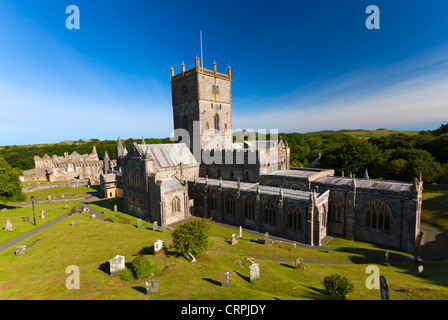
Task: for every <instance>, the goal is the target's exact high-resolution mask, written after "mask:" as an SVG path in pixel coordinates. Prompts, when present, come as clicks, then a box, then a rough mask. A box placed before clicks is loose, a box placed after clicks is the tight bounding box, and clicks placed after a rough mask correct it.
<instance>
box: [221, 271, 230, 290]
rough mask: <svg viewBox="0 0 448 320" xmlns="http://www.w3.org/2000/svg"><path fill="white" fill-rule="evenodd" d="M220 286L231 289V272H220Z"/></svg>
mask: <svg viewBox="0 0 448 320" xmlns="http://www.w3.org/2000/svg"><path fill="white" fill-rule="evenodd" d="M221 285H222V286H223V287H231V286H232V271H223V272H222V282H221Z"/></svg>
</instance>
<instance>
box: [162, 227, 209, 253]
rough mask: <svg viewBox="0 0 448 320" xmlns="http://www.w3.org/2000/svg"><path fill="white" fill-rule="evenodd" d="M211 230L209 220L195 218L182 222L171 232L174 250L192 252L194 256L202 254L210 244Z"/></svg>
mask: <svg viewBox="0 0 448 320" xmlns="http://www.w3.org/2000/svg"><path fill="white" fill-rule="evenodd" d="M209 230H210V225H209V224H208V222H207V220H203V219H193V220H189V221H187V222H184V223H182V224H181V225H180V226H179V227H178V228H176V230H174V232H173V233H172V234H171V235H172V238H173V247H174V250H175V251H176V253H177V254H185V253H187V252H191V254H193V255H194V256H198V255H200V254H201V253H202V252H204V251H205V250H207V248H208V246H209V240H208V231H209Z"/></svg>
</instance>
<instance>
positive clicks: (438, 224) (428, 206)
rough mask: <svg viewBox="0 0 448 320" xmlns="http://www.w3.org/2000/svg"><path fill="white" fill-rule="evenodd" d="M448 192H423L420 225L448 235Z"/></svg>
mask: <svg viewBox="0 0 448 320" xmlns="http://www.w3.org/2000/svg"><path fill="white" fill-rule="evenodd" d="M441 203H442V204H444V205H448V191H435V190H425V191H423V203H422V220H421V221H422V223H423V224H427V225H429V226H431V227H433V228H434V229H437V230H439V231H440V232H443V233H445V234H448V207H446V208H444V207H443V206H440V204H441Z"/></svg>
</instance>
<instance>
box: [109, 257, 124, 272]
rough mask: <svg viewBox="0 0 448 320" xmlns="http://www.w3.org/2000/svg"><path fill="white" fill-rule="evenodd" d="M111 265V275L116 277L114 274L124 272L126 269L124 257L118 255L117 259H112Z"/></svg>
mask: <svg viewBox="0 0 448 320" xmlns="http://www.w3.org/2000/svg"><path fill="white" fill-rule="evenodd" d="M109 265H110V267H109V268H110V269H109V270H110V272H109V274H110V275H114V274H117V273H120V272H122V271H124V267H125V265H124V256H120V255H116V256H115V257H113V258H112V259H110V261H109Z"/></svg>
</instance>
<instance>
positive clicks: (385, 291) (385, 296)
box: [380, 276, 390, 300]
mask: <svg viewBox="0 0 448 320" xmlns="http://www.w3.org/2000/svg"><path fill="white" fill-rule="evenodd" d="M380 290H381V300H390V291H389V284H388V283H387V280H386V277H385V276H380Z"/></svg>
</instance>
